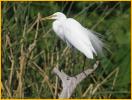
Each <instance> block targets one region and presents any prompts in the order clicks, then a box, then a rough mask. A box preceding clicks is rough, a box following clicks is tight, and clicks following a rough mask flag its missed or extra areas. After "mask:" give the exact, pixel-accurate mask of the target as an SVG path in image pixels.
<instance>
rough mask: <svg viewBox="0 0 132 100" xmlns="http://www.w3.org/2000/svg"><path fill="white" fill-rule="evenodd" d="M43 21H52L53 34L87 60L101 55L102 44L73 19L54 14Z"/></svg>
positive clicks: (93, 34) (57, 13) (59, 13)
mask: <svg viewBox="0 0 132 100" xmlns="http://www.w3.org/2000/svg"><path fill="white" fill-rule="evenodd" d="M44 19H54V20H55V21H54V22H53V26H52V27H53V30H54V32H55V33H56V34H57V35H58V36H59V37H60V38H61V39H62V40H63V41H65V42H66V43H67V45H68V46H69V47H71V46H73V47H75V48H76V49H78V50H79V51H80V52H82V53H83V54H84V55H85V56H86V57H87V58H90V59H93V55H94V54H95V55H97V54H102V48H103V42H102V41H101V40H100V39H99V38H98V37H97V35H96V33H94V32H92V31H90V30H88V29H86V28H84V27H83V26H82V25H81V24H80V23H79V22H78V21H76V20H75V19H73V18H67V17H66V16H65V15H64V14H63V13H61V12H56V13H54V14H53V15H51V16H48V17H45V18H44Z"/></svg>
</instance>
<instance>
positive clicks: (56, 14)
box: [45, 12, 66, 20]
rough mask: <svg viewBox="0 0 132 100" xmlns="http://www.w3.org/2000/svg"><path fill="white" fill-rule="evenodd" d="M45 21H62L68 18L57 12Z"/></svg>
mask: <svg viewBox="0 0 132 100" xmlns="http://www.w3.org/2000/svg"><path fill="white" fill-rule="evenodd" d="M45 19H55V20H61V19H66V16H65V15H64V14H63V13H61V12H56V13H54V14H53V15H50V16H48V17H45Z"/></svg>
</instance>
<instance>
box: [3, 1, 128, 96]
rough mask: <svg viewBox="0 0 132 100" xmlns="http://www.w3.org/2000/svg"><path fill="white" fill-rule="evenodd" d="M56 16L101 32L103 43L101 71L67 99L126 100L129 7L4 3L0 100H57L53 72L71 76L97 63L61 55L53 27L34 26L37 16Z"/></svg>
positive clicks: (76, 54)
mask: <svg viewBox="0 0 132 100" xmlns="http://www.w3.org/2000/svg"><path fill="white" fill-rule="evenodd" d="M57 11H63V12H64V13H65V14H66V15H67V16H70V17H73V18H75V19H76V20H78V21H79V22H80V23H81V24H82V25H83V26H85V27H87V28H89V29H91V30H93V31H96V32H99V33H100V34H101V35H102V39H104V42H105V43H106V50H104V53H105V57H103V58H101V59H100V58H99V59H100V66H99V68H98V69H97V70H96V71H95V72H94V73H93V74H92V75H91V76H89V77H88V78H87V79H85V80H84V81H83V82H81V84H79V86H78V87H77V88H76V90H75V91H74V94H73V96H72V97H71V98H130V84H131V83H130V2H2V65H3V67H2V85H3V88H2V98H57V95H56V94H55V91H58V92H60V91H61V90H62V87H61V83H60V80H59V81H58V85H57V87H56V84H57V81H56V77H55V76H54V75H53V74H52V73H51V72H52V69H53V68H54V67H56V66H58V67H59V68H60V69H62V70H64V71H65V72H66V73H67V74H68V75H71V76H74V75H76V74H78V73H80V72H81V71H83V69H86V68H88V67H90V66H92V65H93V64H94V63H95V61H96V59H95V60H89V59H87V58H85V57H84V55H82V53H80V52H79V51H75V50H73V49H68V50H67V52H65V53H64V55H62V54H63V52H64V49H65V48H66V44H65V43H64V42H63V41H61V40H60V39H59V38H58V37H57V36H56V35H55V34H54V32H53V31H52V30H51V26H52V21H40V22H39V27H38V29H37V24H35V25H34V26H33V24H34V23H35V20H36V19H37V18H38V14H39V13H40V15H41V16H42V17H45V16H48V15H50V14H53V13H55V12H57ZM31 26H33V28H32V29H31V30H30V31H29V29H30V28H31ZM28 31H29V32H28ZM37 33H38V35H37V37H36V38H35V35H36V34H37ZM33 43H35V46H33V49H32V50H31V52H30V50H29V47H31V45H33ZM22 58H23V59H24V62H23V63H22V62H21V61H22ZM13 62H14V63H13ZM21 68H22V69H21ZM20 83H21V84H20ZM97 85H100V86H99V87H97ZM20 86H21V87H20ZM89 88H90V89H89ZM87 89H89V90H88V92H87V93H86V90H87ZM96 89H97V90H96Z"/></svg>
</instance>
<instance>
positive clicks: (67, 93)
mask: <svg viewBox="0 0 132 100" xmlns="http://www.w3.org/2000/svg"><path fill="white" fill-rule="evenodd" d="M98 64H99V62H98V61H97V62H96V63H95V64H94V67H93V69H86V70H85V71H83V72H81V73H80V74H78V75H76V76H75V77H70V76H68V75H67V74H65V73H64V72H63V71H61V72H60V71H59V70H58V68H57V67H55V68H54V69H53V73H55V74H56V75H57V76H58V77H59V78H60V79H61V81H62V87H63V90H62V92H61V93H60V95H59V98H70V97H71V95H72V93H73V92H74V90H75V88H76V87H77V85H78V84H79V83H80V82H81V81H82V80H84V79H85V78H86V77H87V76H88V75H90V74H91V73H93V72H94V71H95V69H96V68H97V67H98Z"/></svg>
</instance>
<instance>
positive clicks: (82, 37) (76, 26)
mask: <svg viewBox="0 0 132 100" xmlns="http://www.w3.org/2000/svg"><path fill="white" fill-rule="evenodd" d="M63 29H64V31H63V32H64V36H65V39H66V40H67V41H68V42H69V43H70V44H71V45H73V46H74V47H75V48H77V49H78V50H79V51H80V52H82V53H83V54H84V55H86V56H87V57H88V58H91V59H93V53H95V54H96V51H95V50H94V48H93V46H92V44H91V41H90V39H89V37H88V35H87V33H86V31H85V30H84V28H83V27H82V26H81V24H80V23H79V22H77V21H76V20H74V19H72V18H68V19H67V20H66V21H65V23H63Z"/></svg>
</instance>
